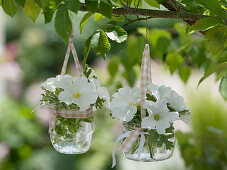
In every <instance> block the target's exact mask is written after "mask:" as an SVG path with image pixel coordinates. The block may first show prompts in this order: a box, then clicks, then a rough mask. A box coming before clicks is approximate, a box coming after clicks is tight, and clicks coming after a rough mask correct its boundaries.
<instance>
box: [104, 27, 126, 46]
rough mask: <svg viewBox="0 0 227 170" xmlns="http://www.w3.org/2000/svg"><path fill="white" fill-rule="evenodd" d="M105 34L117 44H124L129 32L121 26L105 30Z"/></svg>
mask: <svg viewBox="0 0 227 170" xmlns="http://www.w3.org/2000/svg"><path fill="white" fill-rule="evenodd" d="M105 33H106V35H107V36H108V37H109V38H110V39H111V40H113V41H116V42H117V43H122V42H123V41H125V40H126V39H127V32H126V31H125V30H124V29H123V28H121V27H119V26H114V25H111V26H109V27H107V28H106V29H105Z"/></svg>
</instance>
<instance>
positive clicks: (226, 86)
mask: <svg viewBox="0 0 227 170" xmlns="http://www.w3.org/2000/svg"><path fill="white" fill-rule="evenodd" d="M219 91H220V93H221V95H222V97H223V98H224V99H225V100H227V75H226V76H225V77H223V78H222V79H221V83H220V86H219Z"/></svg>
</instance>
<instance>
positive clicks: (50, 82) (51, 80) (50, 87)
mask: <svg viewBox="0 0 227 170" xmlns="http://www.w3.org/2000/svg"><path fill="white" fill-rule="evenodd" d="M55 81H56V78H48V79H47V80H46V81H45V82H43V83H42V84H41V87H43V88H45V89H46V90H49V91H52V92H54V91H55V89H56V87H55V85H54V83H55Z"/></svg>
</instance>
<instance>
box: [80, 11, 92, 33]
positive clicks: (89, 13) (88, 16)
mask: <svg viewBox="0 0 227 170" xmlns="http://www.w3.org/2000/svg"><path fill="white" fill-rule="evenodd" d="M92 15H93V13H92V12H88V13H86V14H85V15H84V17H83V18H82V20H81V22H80V34H82V30H83V27H84V24H85V23H86V22H87V20H88V18H90V17H91V16H92Z"/></svg>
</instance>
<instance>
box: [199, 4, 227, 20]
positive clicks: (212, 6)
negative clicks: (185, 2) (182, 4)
mask: <svg viewBox="0 0 227 170" xmlns="http://www.w3.org/2000/svg"><path fill="white" fill-rule="evenodd" d="M195 2H197V3H198V4H200V5H202V6H203V7H205V8H206V9H208V10H209V11H211V12H213V13H214V14H216V15H217V16H219V17H222V18H224V19H227V13H226V12H225V11H224V9H222V7H221V5H220V2H219V0H195Z"/></svg>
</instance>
